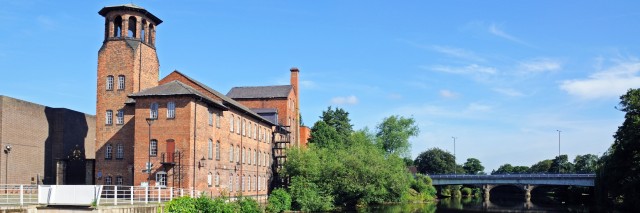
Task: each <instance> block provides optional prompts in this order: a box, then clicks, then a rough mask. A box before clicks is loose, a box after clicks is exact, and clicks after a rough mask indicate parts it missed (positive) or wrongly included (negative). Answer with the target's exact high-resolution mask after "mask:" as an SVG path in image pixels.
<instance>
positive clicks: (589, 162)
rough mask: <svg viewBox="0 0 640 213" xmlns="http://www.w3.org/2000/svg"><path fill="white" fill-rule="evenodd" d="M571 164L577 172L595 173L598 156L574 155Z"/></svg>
mask: <svg viewBox="0 0 640 213" xmlns="http://www.w3.org/2000/svg"><path fill="white" fill-rule="evenodd" d="M573 164H574V166H575V172H577V173H595V172H596V166H597V164H598V156H596V155H594V154H586V155H576V158H574V159H573Z"/></svg>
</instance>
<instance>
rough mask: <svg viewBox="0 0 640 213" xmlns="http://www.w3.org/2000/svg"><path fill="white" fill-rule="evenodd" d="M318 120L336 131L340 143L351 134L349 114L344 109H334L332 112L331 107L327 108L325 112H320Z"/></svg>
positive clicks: (351, 127) (351, 126)
mask: <svg viewBox="0 0 640 213" xmlns="http://www.w3.org/2000/svg"><path fill="white" fill-rule="evenodd" d="M320 119H321V120H322V121H323V122H325V123H326V124H327V125H329V126H331V127H333V128H334V129H335V130H336V132H337V133H338V135H339V136H340V140H341V141H345V139H346V138H348V137H349V135H351V133H352V132H353V125H351V119H349V113H348V112H347V111H345V110H344V109H341V108H336V109H335V110H332V109H331V107H328V108H327V110H326V111H323V112H322V116H320Z"/></svg>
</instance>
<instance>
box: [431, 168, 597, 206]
mask: <svg viewBox="0 0 640 213" xmlns="http://www.w3.org/2000/svg"><path fill="white" fill-rule="evenodd" d="M429 177H431V180H433V183H432V184H433V185H434V186H438V185H476V186H482V189H483V192H484V198H485V200H489V196H490V192H491V189H493V188H494V187H496V186H503V185H511V186H516V187H518V188H519V189H521V190H522V191H523V192H524V194H525V201H527V202H528V201H530V200H531V190H533V189H534V188H535V187H537V186H541V185H552V186H586V187H593V186H595V179H596V175H595V174H506V175H429Z"/></svg>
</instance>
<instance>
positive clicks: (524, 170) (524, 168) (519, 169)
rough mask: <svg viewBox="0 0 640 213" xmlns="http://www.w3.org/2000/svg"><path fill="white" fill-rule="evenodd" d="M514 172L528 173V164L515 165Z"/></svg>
mask: <svg viewBox="0 0 640 213" xmlns="http://www.w3.org/2000/svg"><path fill="white" fill-rule="evenodd" d="M512 172H513V174H526V173H529V167H528V166H514V167H513V170H512Z"/></svg>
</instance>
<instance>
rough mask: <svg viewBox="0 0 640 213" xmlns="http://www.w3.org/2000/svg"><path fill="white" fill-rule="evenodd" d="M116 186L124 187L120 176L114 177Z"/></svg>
mask: <svg viewBox="0 0 640 213" xmlns="http://www.w3.org/2000/svg"><path fill="white" fill-rule="evenodd" d="M116 185H124V181H123V180H122V176H118V177H116Z"/></svg>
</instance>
